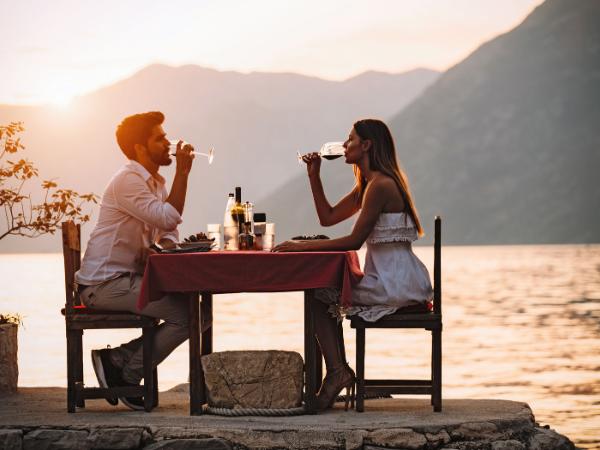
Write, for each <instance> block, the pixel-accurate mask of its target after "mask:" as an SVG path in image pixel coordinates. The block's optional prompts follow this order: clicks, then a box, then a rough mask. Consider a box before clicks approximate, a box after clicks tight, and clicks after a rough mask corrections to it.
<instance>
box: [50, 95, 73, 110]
mask: <svg viewBox="0 0 600 450" xmlns="http://www.w3.org/2000/svg"><path fill="white" fill-rule="evenodd" d="M72 100H73V96H71V95H67V94H63V95H61V94H59V93H58V92H57V93H55V94H54V95H53V96H52V97H51V98H50V99H49V100H48V103H50V104H51V105H52V106H54V107H56V108H60V109H66V108H68V107H69V105H70V104H71V101H72Z"/></svg>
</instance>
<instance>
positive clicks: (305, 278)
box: [138, 251, 362, 415]
mask: <svg viewBox="0 0 600 450" xmlns="http://www.w3.org/2000/svg"><path fill="white" fill-rule="evenodd" d="M361 277H362V272H361V271H360V266H359V262H358V256H357V255H356V252H353V251H352V252H297V253H270V252H252V251H251V252H245V251H244V252H206V253H177V254H162V255H151V256H150V257H149V258H148V263H147V265H146V270H145V272H144V279H143V282H142V289H141V293H140V298H139V299H138V306H139V307H140V308H142V309H143V307H144V306H145V305H146V304H147V302H149V301H153V300H157V299H159V298H161V297H162V296H164V295H165V294H167V293H171V292H185V293H187V294H188V295H189V299H190V303H189V304H190V325H189V327H190V328H189V330H190V335H189V336H190V337H189V339H190V341H189V355H190V414H191V415H200V414H202V405H203V404H204V403H206V395H205V392H204V373H203V371H202V366H201V363H200V357H201V356H202V355H207V354H210V353H212V351H213V336H212V332H213V329H212V314H213V313H212V302H213V295H214V294H223V293H237V292H285V291H304V363H305V382H306V386H305V398H304V401H305V406H306V409H307V412H309V413H314V412H315V411H316V409H315V407H316V404H315V399H316V390H317V389H318V387H319V386H320V382H321V380H322V370H321V356H320V352H319V351H318V346H317V345H316V340H315V337H314V318H313V311H312V308H310V302H311V301H312V296H313V293H314V289H317V288H325V287H337V288H340V289H341V292H342V303H343V304H349V302H350V298H351V289H352V285H353V284H355V283H356V282H357V281H358V280H360V278H361ZM142 314H143V310H142ZM317 383H318V384H319V385H317Z"/></svg>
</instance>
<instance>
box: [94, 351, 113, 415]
mask: <svg viewBox="0 0 600 450" xmlns="http://www.w3.org/2000/svg"><path fill="white" fill-rule="evenodd" d="M92 366H93V367H94V372H95V373H96V378H97V379H98V384H99V385H100V387H101V388H104V389H108V383H107V382H106V375H105V374H104V366H103V365H102V357H101V356H100V350H92ZM105 399H106V401H107V402H108V403H109V404H111V405H113V406H116V405H118V404H119V399H118V398H117V397H105Z"/></svg>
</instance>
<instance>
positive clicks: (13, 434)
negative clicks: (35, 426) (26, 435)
mask: <svg viewBox="0 0 600 450" xmlns="http://www.w3.org/2000/svg"><path fill="white" fill-rule="evenodd" d="M22 441H23V432H22V431H21V430H0V449H2V450H21V449H22V448H23V446H22Z"/></svg>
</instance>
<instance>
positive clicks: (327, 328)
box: [311, 290, 355, 409]
mask: <svg viewBox="0 0 600 450" xmlns="http://www.w3.org/2000/svg"><path fill="white" fill-rule="evenodd" d="M319 291H320V292H319ZM323 291H325V290H318V292H316V293H315V298H314V300H313V302H312V304H311V306H312V308H313V312H314V318H315V335H316V337H317V342H318V343H319V347H320V348H321V353H322V354H323V358H325V367H326V368H327V375H326V376H325V380H324V381H323V384H322V386H321V389H320V390H319V393H318V395H317V408H318V409H325V408H329V407H331V406H332V405H333V402H334V401H335V399H336V397H337V396H338V394H339V393H340V391H342V389H344V388H347V389H349V388H350V387H353V386H354V380H355V375H354V372H353V371H352V369H350V367H349V366H348V363H347V362H346V350H345V347H344V334H343V331H342V325H341V323H339V322H338V320H337V318H336V317H333V316H332V314H331V313H330V311H329V307H330V305H331V304H333V302H331V298H332V295H331V294H332V292H331V291H334V290H328V291H329V292H323ZM334 292H335V291H334ZM323 294H326V295H323ZM327 294H328V295H327ZM346 400H347V401H346V409H347V408H348V396H347V399H346Z"/></svg>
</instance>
